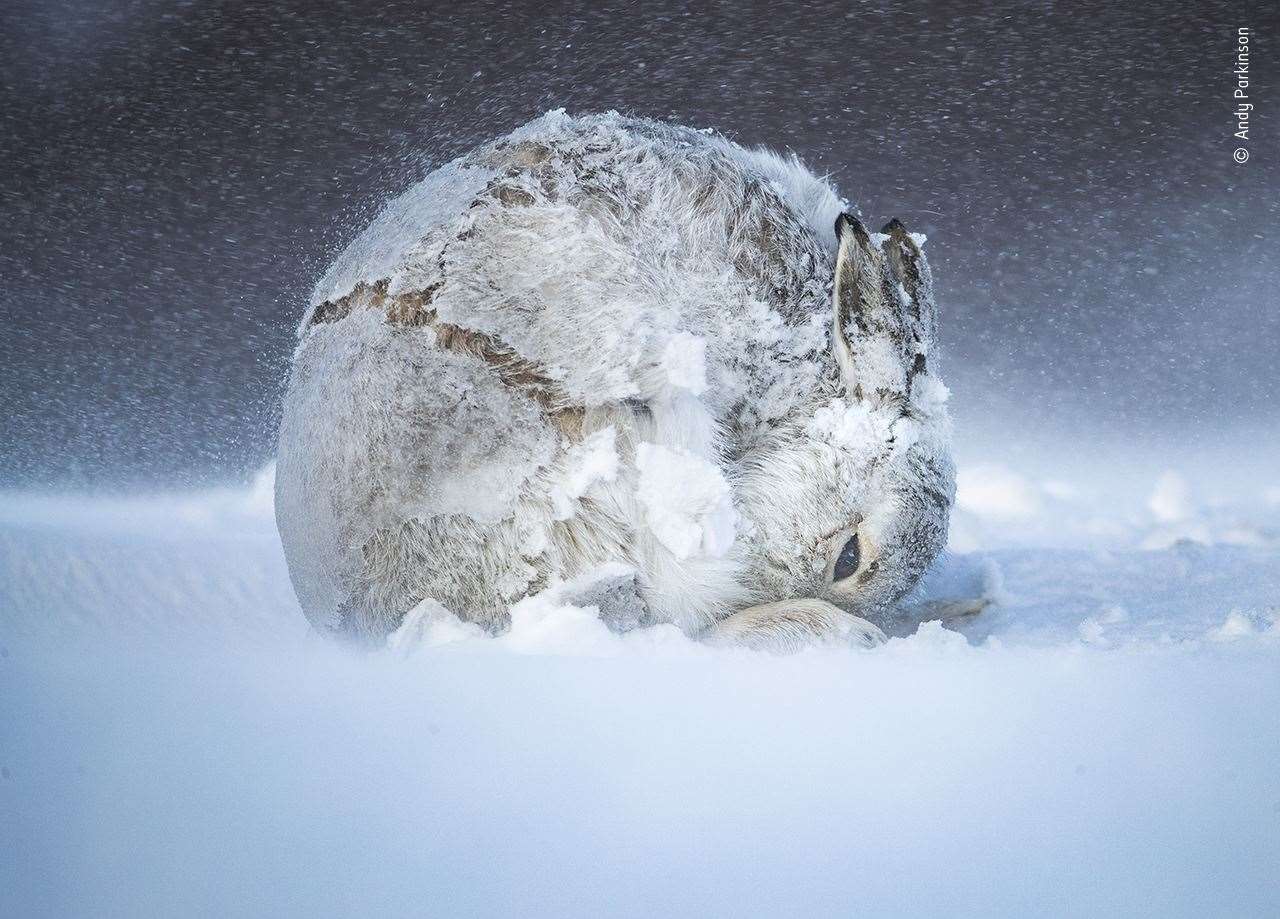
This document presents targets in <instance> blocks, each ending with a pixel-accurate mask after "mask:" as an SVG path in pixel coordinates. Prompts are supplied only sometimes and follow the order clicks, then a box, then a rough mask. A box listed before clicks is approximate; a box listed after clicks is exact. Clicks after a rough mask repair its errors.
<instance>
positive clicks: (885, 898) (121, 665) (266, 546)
mask: <svg viewBox="0 0 1280 919" xmlns="http://www.w3.org/2000/svg"><path fill="white" fill-rule="evenodd" d="M611 451H612V444H611V443H610V442H609V440H608V438H607V437H602V438H601V439H600V442H598V443H591V444H584V445H583V455H582V457H581V458H580V459H581V463H580V466H579V467H577V468H576V471H572V472H571V473H570V474H569V475H568V477H567V480H566V482H565V483H564V488H565V489H566V493H572V492H573V491H575V490H576V489H579V488H583V487H585V484H584V483H586V482H588V481H589V480H591V479H592V478H593V477H599V476H608V475H609V474H611V466H610V460H609V456H610V453H611ZM270 478H271V471H270V470H269V469H268V470H264V472H263V474H262V475H261V476H259V478H258V480H257V481H256V482H255V483H253V484H252V485H250V486H249V487H248V488H245V489H225V490H218V491H210V492H203V493H186V494H170V495H154V496H148V497H137V496H135V497H94V498H88V497H75V496H50V495H34V494H8V495H3V496H0V915H3V916H23V917H27V916H33V917H34V916H70V915H93V916H150V915H164V916H261V915H288V916H292V915H298V916H339V915H342V916H346V915H361V916H402V915H438V916H489V915H520V916H543V915H545V916H577V915H582V916H587V915H590V916H600V915H611V916H613V915H621V916H631V915H634V916H652V915H680V916H683V915H694V916H745V915H761V916H783V915H794V916H827V915H830V916H848V915H860V916H933V915H947V916H1001V915H1037V916H1044V915H1063V916H1102V915H1111V916H1162V917H1164V916H1210V915H1212V916H1268V915H1278V914H1280V873H1278V872H1277V865H1280V718H1277V717H1276V712H1277V711H1280V624H1278V623H1277V620H1278V619H1280V501H1278V500H1275V495H1276V494H1277V493H1278V492H1277V491H1275V489H1276V488H1277V485H1278V484H1280V483H1276V482H1266V483H1260V485H1259V486H1258V488H1257V489H1256V494H1255V498H1254V500H1238V501H1233V502H1226V501H1221V500H1218V499H1217V498H1215V497H1214V496H1213V494H1212V491H1211V488H1210V484H1211V483H1204V482H1200V481H1198V480H1196V479H1195V478H1194V477H1193V476H1191V475H1188V474H1185V473H1183V472H1182V471H1180V470H1169V472H1168V473H1167V474H1165V475H1163V476H1160V477H1159V478H1158V479H1154V480H1152V481H1150V482H1148V483H1147V485H1146V486H1145V488H1142V489H1138V490H1136V491H1130V492H1127V493H1125V494H1122V495H1119V496H1117V495H1116V494H1115V493H1110V492H1106V491H1104V490H1103V489H1102V488H1101V487H1100V486H1098V484H1097V483H1091V482H1088V481H1073V480H1071V479H1070V478H1065V477H1064V478H1058V479H1053V480H1043V479H1040V478H1038V477H1037V476H1035V475H1032V474H1029V473H1026V472H1024V471H1021V470H1019V469H1017V468H1013V467H1011V466H1010V465H1009V464H1007V463H1005V462H979V463H970V464H967V465H962V468H961V473H960V477H959V492H960V493H959V501H958V508H957V511H956V514H955V517H954V520H953V527H952V543H951V552H950V554H949V555H948V556H947V557H946V558H944V559H943V561H942V562H941V563H940V564H939V566H938V567H937V570H936V571H935V572H933V573H932V574H931V576H930V577H929V578H928V580H927V581H926V584H925V586H924V589H923V594H924V595H925V596H932V597H936V598H944V597H956V596H975V595H979V594H983V595H986V596H988V597H989V598H991V599H993V600H994V605H993V606H992V607H990V608H989V609H988V610H987V611H986V612H984V613H982V614H981V615H980V616H978V617H977V618H975V619H974V620H972V621H971V622H969V623H967V624H966V625H964V626H963V633H964V634H959V633H957V632H955V631H949V630H947V629H944V628H942V627H941V626H940V625H938V624H928V625H926V626H923V627H921V628H920V629H919V631H918V632H917V633H916V634H914V635H912V636H909V637H905V638H895V639H891V640H890V642H889V644H888V645H886V646H884V647H881V648H879V649H876V650H872V651H845V652H836V651H833V650H829V649H828V650H822V651H812V652H808V653H803V654H800V655H798V656H795V657H790V658H775V657H770V656H767V655H762V654H756V653H752V652H746V651H725V650H718V649H710V648H707V647H704V646H701V645H698V644H695V643H693V642H691V641H690V640H688V639H687V638H685V637H684V636H683V635H682V634H681V633H680V632H679V631H678V630H677V629H675V628H674V627H672V626H664V627H659V628H655V629H648V630H639V631H634V632H631V633H628V634H626V635H618V634H615V633H614V632H612V631H610V630H609V629H608V628H607V627H606V626H604V625H603V624H602V623H601V622H600V620H599V618H598V617H597V616H596V615H595V609H594V608H593V607H592V606H591V605H590V603H588V602H587V601H584V600H582V599H581V598H582V597H583V596H590V595H591V587H592V585H591V584H587V583H570V584H561V585H556V586H554V587H552V588H551V589H550V590H548V591H547V592H545V593H543V594H540V595H537V596H535V597H532V598H530V599H528V600H526V601H524V602H522V603H521V604H519V605H518V606H517V607H516V608H515V609H514V610H513V613H512V628H511V631H510V632H509V633H508V634H506V635H503V636H500V637H498V638H489V637H485V636H483V635H482V634H481V633H480V632H479V630H478V629H476V628H475V627H474V626H468V625H464V624H463V623H461V622H459V621H458V620H457V619H456V618H454V617H453V616H452V614H450V613H449V612H448V611H447V610H445V609H443V608H442V607H440V606H439V605H438V604H433V603H431V602H429V601H428V602H425V603H423V604H421V605H420V606H419V607H418V608H417V609H415V610H414V611H413V612H412V613H411V614H410V615H409V616H408V617H406V620H405V623H404V625H403V626H402V627H401V629H400V630H399V631H398V632H397V633H395V635H393V636H392V639H391V641H390V642H389V645H388V647H387V648H386V649H385V650H382V651H376V652H372V653H357V652H354V651H351V650H349V649H346V648H343V647H339V646H336V645H334V644H332V643H329V642H327V641H322V640H320V639H319V638H316V637H315V636H313V635H312V634H311V633H310V632H309V630H308V627H307V625H306V622H305V620H304V618H303V616H302V614H301V612H300V611H299V609H298V606H297V602H296V600H295V599H294V596H293V592H292V589H291V587H290V585H289V581H288V576H287V573H286V571H285V567H284V562H283V558H282V555H281V550H280V547H279V542H278V539H277V537H276V535H275V527H274V522H273V520H272V516H271V499H270V495H271V481H270ZM713 492H714V489H713V488H710V486H708V488H707V490H706V493H705V495H704V496H703V497H704V498H706V501H704V504H705V505H706V506H708V507H709V506H713V505H714V501H713V500H712V499H713V494H712V493H713ZM656 494H657V493H655V495H656ZM654 501H655V502H659V498H658V497H656V496H655V498H654ZM659 503H661V502H659ZM699 506H702V505H698V504H697V503H696V502H693V501H687V502H685V503H684V504H683V505H681V504H679V503H677V502H675V501H667V502H666V503H665V504H663V507H664V508H665V509H666V510H668V511H670V512H672V513H673V514H675V513H677V512H681V513H684V514H685V516H686V517H687V518H688V520H690V521H698V520H704V519H705V518H704V517H699V516H698V513H699V512H697V511H696V508H697V507H699ZM682 508H683V510H682ZM686 522H687V521H686ZM698 525H699V526H701V523H699V524H698ZM704 536H705V534H700V538H703V537H704ZM739 538H749V537H747V536H744V535H742V534H739ZM625 573H626V572H624V571H604V572H601V573H600V576H601V579H603V580H608V579H609V578H616V577H621V576H624V575H625Z"/></svg>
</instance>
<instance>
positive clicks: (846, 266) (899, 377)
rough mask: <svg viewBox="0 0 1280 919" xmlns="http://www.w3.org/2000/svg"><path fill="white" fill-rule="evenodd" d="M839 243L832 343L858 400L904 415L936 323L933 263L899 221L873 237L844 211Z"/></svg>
mask: <svg viewBox="0 0 1280 919" xmlns="http://www.w3.org/2000/svg"><path fill="white" fill-rule="evenodd" d="M836 239H837V240H839V243H840V249H839V252H838V254H837V255H836V271H835V287H834V293H833V298H832V299H833V301H834V304H833V306H834V309H833V312H834V314H835V315H834V317H833V319H834V329H833V334H832V339H833V347H834V349H835V356H836V361H837V363H838V364H839V365H840V372H841V375H842V376H843V377H844V381H845V385H846V386H847V387H848V389H849V393H850V394H851V395H852V396H853V397H854V398H855V399H860V400H864V401H869V402H872V403H873V404H876V405H881V404H889V403H892V404H894V405H897V406H898V407H899V408H900V409H901V410H902V411H904V412H905V411H906V409H907V406H908V404H909V403H910V399H911V384H912V381H913V380H914V378H915V376H916V374H918V373H920V372H922V371H924V370H925V369H926V361H927V356H928V353H929V349H930V347H931V345H932V342H933V336H934V329H935V327H936V324H937V321H936V318H935V310H934V304H933V284H932V278H931V276H930V273H929V266H928V263H927V262H926V261H925V259H924V253H923V252H921V251H920V246H919V245H918V244H917V243H916V240H915V239H914V238H913V237H912V236H911V234H909V233H908V232H907V231H906V228H905V227H903V225H902V223H901V222H899V221H898V220H892V221H890V222H889V224H888V225H887V226H886V227H885V228H884V232H883V233H878V234H876V235H875V236H872V235H871V234H869V233H868V232H867V229H866V227H864V226H863V225H862V223H861V221H859V220H858V219H857V218H856V217H854V216H853V215H851V214H841V215H840V216H839V217H838V218H837V219H836Z"/></svg>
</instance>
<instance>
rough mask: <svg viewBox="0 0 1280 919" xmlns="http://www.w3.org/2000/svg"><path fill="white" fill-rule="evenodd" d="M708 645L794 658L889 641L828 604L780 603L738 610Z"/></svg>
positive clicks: (713, 630)
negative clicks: (811, 652) (808, 651)
mask: <svg viewBox="0 0 1280 919" xmlns="http://www.w3.org/2000/svg"><path fill="white" fill-rule="evenodd" d="M704 640H705V641H706V642H707V643H708V644H712V645H719V646H736V647H743V648H751V649H752V650H756V651H772V652H774V653H775V654H792V653H794V652H796V651H800V650H803V649H804V648H812V647H851V648H873V647H875V646H876V645H879V644H883V643H884V642H885V641H887V640H888V639H887V638H886V637H885V634H884V632H882V631H881V630H880V629H879V627H878V626H876V625H874V624H873V623H870V622H868V621H867V620H865V619H861V618H859V617H857V616H854V615H851V614H850V613H846V612H845V611H844V610H842V609H840V608H839V607H838V606H833V605H832V604H830V603H828V602H827V601H825V600H813V599H802V600H781V601H779V602H777V603H764V604H761V605H760V606H751V607H748V608H747V609H744V610H739V611H738V612H736V613H734V614H733V615H732V616H728V617H726V618H725V619H721V620H720V621H719V622H717V623H716V624H715V625H714V626H712V627H711V628H710V629H709V630H708V631H707V633H706V635H705V636H704Z"/></svg>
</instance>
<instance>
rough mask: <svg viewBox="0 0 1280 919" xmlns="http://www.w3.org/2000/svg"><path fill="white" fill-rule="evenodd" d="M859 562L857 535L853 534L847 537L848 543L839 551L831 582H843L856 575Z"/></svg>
mask: <svg viewBox="0 0 1280 919" xmlns="http://www.w3.org/2000/svg"><path fill="white" fill-rule="evenodd" d="M861 560H862V551H861V550H860V549H859V548H858V534H857V533H854V534H853V535H852V536H850V537H849V541H848V542H846V543H845V544H844V548H843V549H841V550H840V555H839V557H838V558H837V559H836V568H835V571H833V572H832V573H831V579H832V580H833V581H843V580H844V579H845V578H847V577H849V576H850V575H852V574H854V573H856V572H857V570H858V563H859V562H860V561H861Z"/></svg>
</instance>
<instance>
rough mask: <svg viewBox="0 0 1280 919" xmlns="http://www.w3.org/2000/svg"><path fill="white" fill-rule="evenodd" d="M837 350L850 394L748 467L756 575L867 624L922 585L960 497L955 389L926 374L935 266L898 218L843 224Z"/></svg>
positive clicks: (781, 437) (757, 583)
mask: <svg viewBox="0 0 1280 919" xmlns="http://www.w3.org/2000/svg"><path fill="white" fill-rule="evenodd" d="M836 230H837V236H838V237H839V239H840V253H839V256H838V259H837V265H836V279H835V293H834V302H835V321H834V328H833V347H834V349H835V353H836V360H837V363H838V365H839V367H840V372H841V379H842V383H843V389H844V393H843V395H842V396H841V397H837V398H832V399H830V400H828V401H827V402H826V403H825V404H820V405H817V406H815V407H814V410H813V412H812V413H811V414H810V415H809V416H808V417H805V418H800V419H795V420H793V421H792V423H791V424H789V425H787V426H785V427H783V428H781V429H779V430H778V431H777V432H776V434H775V436H774V438H773V439H772V440H771V441H770V442H769V443H767V444H764V445H761V446H760V448H759V449H757V450H756V451H754V452H753V454H752V455H751V456H749V457H746V458H745V461H744V463H743V475H742V479H741V482H740V488H739V507H740V510H741V512H742V514H743V516H744V517H745V518H746V519H747V521H748V522H749V524H750V532H749V533H748V534H744V535H745V537H746V539H745V542H746V543H747V546H748V548H747V557H748V560H749V561H748V569H749V573H748V578H749V580H750V581H751V585H750V586H751V587H752V588H753V590H754V591H755V592H756V593H757V595H759V596H760V597H761V598H762V599H764V600H770V601H771V600H785V599H794V598H799V597H816V598H820V599H823V600H827V601H828V602H831V603H834V604H835V605H837V606H839V607H841V608H843V609H846V610H848V611H850V612H853V613H856V614H857V615H860V616H863V617H866V618H873V619H875V618H880V616H881V613H882V611H884V610H886V609H887V608H888V607H889V606H890V605H891V604H892V603H894V602H895V601H896V600H898V599H899V598H901V597H902V596H903V595H904V594H905V593H907V592H908V591H909V590H911V588H912V587H914V586H915V585H916V583H917V582H918V581H919V580H920V577H921V576H922V575H923V574H924V572H925V570H926V569H927V568H928V567H929V565H930V564H931V563H932V562H933V560H934V558H936V557H937V555H938V553H939V552H940V551H941V550H942V547H943V545H944V544H945V542H946V533H947V518H948V515H949V512H950V509H951V504H952V500H953V497H954V474H953V469H952V464H951V459H950V456H949V453H948V449H947V442H948V439H949V429H948V421H947V416H946V409H945V400H946V388H945V387H944V386H943V385H942V384H941V383H940V382H939V381H938V380H937V379H936V377H934V376H932V375H931V373H930V372H929V366H928V355H929V350H930V347H931V345H932V342H933V337H934V328H935V325H936V323H935V318H934V304H933V296H932V284H931V280H930V276H929V270H928V266H927V264H926V263H925V261H924V257H923V254H922V253H921V251H920V248H919V245H918V244H917V242H916V240H915V239H914V238H913V237H912V236H911V235H910V234H908V233H907V232H906V231H905V230H904V229H903V228H902V225H901V224H899V223H897V221H894V222H893V223H891V224H890V225H889V226H888V227H886V228H885V233H884V234H877V235H876V236H875V237H873V236H871V235H870V234H868V233H867V232H866V230H865V229H864V228H863V227H862V225H861V224H860V223H858V222H857V221H856V220H854V219H853V218H850V217H847V216H842V217H841V219H840V220H839V221H838V222H837V228H836Z"/></svg>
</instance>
